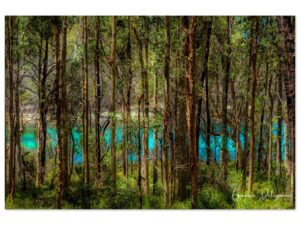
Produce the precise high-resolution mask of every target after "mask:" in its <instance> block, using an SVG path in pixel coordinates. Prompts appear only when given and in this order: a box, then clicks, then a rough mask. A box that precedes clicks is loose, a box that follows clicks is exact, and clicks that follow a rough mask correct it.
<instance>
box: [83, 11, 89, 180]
mask: <svg viewBox="0 0 300 225" xmlns="http://www.w3.org/2000/svg"><path fill="white" fill-rule="evenodd" d="M87 39H88V38H87V17H86V16H84V17H83V40H82V41H83V49H84V58H83V152H84V154H83V155H84V183H85V184H89V182H90V172H89V140H88V139H89V130H88V129H89V95H88V94H89V80H88V43H87Z"/></svg>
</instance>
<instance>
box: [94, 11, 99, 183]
mask: <svg viewBox="0 0 300 225" xmlns="http://www.w3.org/2000/svg"><path fill="white" fill-rule="evenodd" d="M99 43H100V18H99V17H97V18H96V45H95V58H94V66H95V81H96V83H95V133H96V146H95V155H94V157H95V176H96V182H97V186H98V185H99V182H100V178H101V164H100V160H101V137H100V135H101V127H100V112H101V99H100V98H101V77H100V48H99Z"/></svg>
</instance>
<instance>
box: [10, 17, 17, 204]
mask: <svg viewBox="0 0 300 225" xmlns="http://www.w3.org/2000/svg"><path fill="white" fill-rule="evenodd" d="M13 26H14V17H12V16H9V17H8V78H9V112H8V113H9V152H8V195H9V198H10V199H11V200H13V197H14V192H15V171H14V165H13V163H14V156H15V150H14V146H15V144H14V141H15V140H14V123H15V118H14V78H13Z"/></svg>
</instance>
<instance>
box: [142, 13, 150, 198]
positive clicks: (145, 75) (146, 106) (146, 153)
mask: <svg viewBox="0 0 300 225" xmlns="http://www.w3.org/2000/svg"><path fill="white" fill-rule="evenodd" d="M144 27H145V30H144V33H145V38H144V45H145V68H144V73H143V77H142V79H143V91H144V99H143V100H144V112H143V113H144V120H143V124H144V125H143V129H144V132H143V146H144V154H143V167H144V178H145V181H144V189H145V195H146V196H148V194H149V146H148V137H149V129H148V128H149V98H148V89H149V87H148V86H149V85H148V32H149V28H148V24H147V19H146V17H144Z"/></svg>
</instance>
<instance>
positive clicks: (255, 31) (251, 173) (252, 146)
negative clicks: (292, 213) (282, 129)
mask: <svg viewBox="0 0 300 225" xmlns="http://www.w3.org/2000/svg"><path fill="white" fill-rule="evenodd" d="M258 23H259V22H258V17H253V18H252V29H251V33H253V34H251V38H252V40H251V45H252V55H251V74H252V87H251V111H250V153H249V158H250V161H249V183H248V191H249V193H252V191H253V177H254V159H255V157H254V156H255V121H254V119H255V118H254V112H255V97H256V82H257V70H256V58H257V36H258V35H257V34H258Z"/></svg>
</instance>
